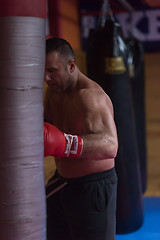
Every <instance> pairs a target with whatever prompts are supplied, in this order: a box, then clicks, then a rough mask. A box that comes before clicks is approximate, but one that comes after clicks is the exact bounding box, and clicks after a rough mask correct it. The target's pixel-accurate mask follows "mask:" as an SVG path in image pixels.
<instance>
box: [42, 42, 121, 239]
mask: <svg viewBox="0 0 160 240" xmlns="http://www.w3.org/2000/svg"><path fill="white" fill-rule="evenodd" d="M44 80H45V81H46V83H47V84H48V89H47V93H46V99H45V111H44V119H45V124H44V152H45V156H49V155H50V156H51V155H52V156H54V157H55V162H56V168H57V172H56V176H57V175H58V178H60V179H61V181H62V182H63V181H64V182H65V183H66V182H67V184H66V185H65V186H64V187H63V188H61V189H60V190H59V191H58V192H56V193H54V194H53V195H51V196H50V197H49V198H48V199H47V240H53V239H54V240H114V239H115V221H116V218H115V212H116V188H117V176H116V173H115V168H114V158H115V156H116V154H117V148H118V141H117V132H116V127H115V122H114V117H113V107H112V103H111V100H110V99H109V97H108V96H107V95H106V93H105V92H104V91H103V89H102V88H101V87H100V86H99V85H98V84H97V83H96V82H94V81H92V80H91V79H89V78H88V77H86V76H85V75H84V74H82V73H81V72H80V70H79V69H78V67H77V66H76V60H75V55H74V52H73V50H72V48H71V46H70V44H69V43H68V42H67V41H65V40H64V39H60V38H51V39H48V40H47V41H46V64H45V77H44ZM46 122H47V123H46ZM54 179H55V176H54V177H53V179H52V180H54ZM52 180H51V181H52ZM54 181H55V180H54Z"/></svg>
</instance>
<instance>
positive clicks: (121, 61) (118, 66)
mask: <svg viewBox="0 0 160 240" xmlns="http://www.w3.org/2000/svg"><path fill="white" fill-rule="evenodd" d="M87 70H88V76H89V77H90V78H91V79H93V80H94V81H96V82H97V83H99V84H100V85H101V86H102V88H103V89H104V91H105V92H106V93H107V94H108V95H109V97H110V98H111V100H112V103H113V106H114V113H115V123H116V126H117V132H118V141H119V149H118V154H117V157H116V159H115V160H116V172H117V175H118V190H117V233H122V234H123V233H130V232H133V231H136V230H138V229H139V228H140V227H141V226H142V223H143V204H142V186H141V176H140V164H139V155H138V147H137V139H136V130H135V116H134V109H133V99H132V91H131V82H130V78H129V72H128V63H127V47H126V43H125V41H124V37H123V34H122V30H121V27H120V25H119V23H117V22H115V21H114V19H113V18H108V19H106V22H105V25H104V26H99V27H98V28H97V29H96V30H91V32H90V35H89V38H88V48H87Z"/></svg>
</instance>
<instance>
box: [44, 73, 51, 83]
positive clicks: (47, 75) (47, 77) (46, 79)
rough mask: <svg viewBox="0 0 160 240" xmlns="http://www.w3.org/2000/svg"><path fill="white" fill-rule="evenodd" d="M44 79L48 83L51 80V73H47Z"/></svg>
mask: <svg viewBox="0 0 160 240" xmlns="http://www.w3.org/2000/svg"><path fill="white" fill-rule="evenodd" d="M44 81H45V82H46V83H48V82H50V81H51V77H50V75H49V74H45V76H44Z"/></svg>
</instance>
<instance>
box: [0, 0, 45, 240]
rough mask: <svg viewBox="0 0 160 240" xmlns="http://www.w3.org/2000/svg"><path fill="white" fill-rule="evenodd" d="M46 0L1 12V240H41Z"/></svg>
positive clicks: (10, 4)
mask: <svg viewBox="0 0 160 240" xmlns="http://www.w3.org/2000/svg"><path fill="white" fill-rule="evenodd" d="M45 5H46V3H45V0H35V1H32V0H2V1H1V7H0V239H1V240H45V239H46V207H45V205H46V200H45V187H44V185H45V184H44V162H43V161H44V157H43V156H44V153H43V76H44V63H45V15H46V11H45V9H46V8H45Z"/></svg>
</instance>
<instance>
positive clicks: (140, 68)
mask: <svg viewBox="0 0 160 240" xmlns="http://www.w3.org/2000/svg"><path fill="white" fill-rule="evenodd" d="M127 45H128V66H129V76H130V79H131V87H132V95H133V105H134V112H135V121H136V134H137V142H138V152H139V159H140V172H141V182H142V192H143V193H144V192H145V191H146V185H147V183H146V179H147V177H146V175H147V159H146V158H147V156H146V155H147V154H146V120H145V74H144V50H143V44H142V42H140V41H139V40H137V39H136V38H134V37H131V38H128V39H127Z"/></svg>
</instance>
